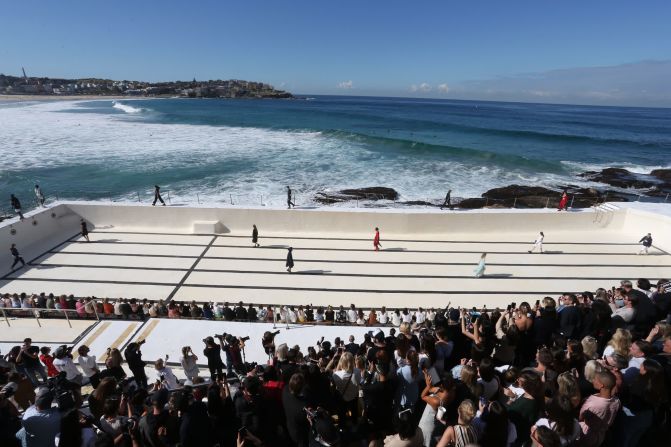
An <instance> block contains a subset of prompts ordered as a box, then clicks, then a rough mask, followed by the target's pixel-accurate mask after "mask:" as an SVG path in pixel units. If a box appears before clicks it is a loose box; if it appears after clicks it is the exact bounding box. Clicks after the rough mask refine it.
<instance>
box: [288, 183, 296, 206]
mask: <svg viewBox="0 0 671 447" xmlns="http://www.w3.org/2000/svg"><path fill="white" fill-rule="evenodd" d="M292 199H294V198H293V197H292V194H291V188H289V187H288V186H287V208H288V209H291V207H292V206H294V207H295V206H296V204H295V203H294V201H293V200H292Z"/></svg>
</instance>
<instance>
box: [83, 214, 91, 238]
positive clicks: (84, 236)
mask: <svg viewBox="0 0 671 447" xmlns="http://www.w3.org/2000/svg"><path fill="white" fill-rule="evenodd" d="M81 227H82V237H83V238H84V239H86V242H91V240H90V239H89V227H88V226H87V225H86V221H85V220H84V219H82V221H81Z"/></svg>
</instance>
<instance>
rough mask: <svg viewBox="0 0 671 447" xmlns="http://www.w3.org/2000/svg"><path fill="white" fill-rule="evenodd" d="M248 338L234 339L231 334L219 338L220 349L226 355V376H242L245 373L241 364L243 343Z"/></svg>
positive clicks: (242, 363)
mask: <svg viewBox="0 0 671 447" xmlns="http://www.w3.org/2000/svg"><path fill="white" fill-rule="evenodd" d="M247 340H249V337H241V338H238V337H234V336H233V335H231V334H222V335H220V336H219V343H220V344H221V349H223V351H224V353H226V374H227V375H229V376H230V375H231V374H235V373H237V374H243V373H244V371H245V367H244V362H243V358H242V355H243V352H244V349H245V341H247Z"/></svg>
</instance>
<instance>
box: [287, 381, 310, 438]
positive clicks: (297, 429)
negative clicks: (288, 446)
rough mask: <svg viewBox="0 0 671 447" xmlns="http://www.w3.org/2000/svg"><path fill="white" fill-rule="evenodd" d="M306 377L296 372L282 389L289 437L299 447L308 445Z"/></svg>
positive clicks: (308, 426) (308, 425)
mask: <svg viewBox="0 0 671 447" xmlns="http://www.w3.org/2000/svg"><path fill="white" fill-rule="evenodd" d="M304 386H305V377H304V376H303V374H301V373H294V374H293V375H292V376H291V379H289V383H288V384H287V386H285V387H284V390H283V391H282V406H283V407H284V415H285V417H286V424H287V431H288V432H289V437H291V440H292V441H293V442H294V444H295V445H296V446H297V447H307V445H308V433H309V432H310V424H309V423H308V420H307V417H306V416H307V415H306V413H305V410H304V408H305V407H306V406H307V402H306V400H305V397H304V396H303V387H304Z"/></svg>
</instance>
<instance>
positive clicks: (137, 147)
mask: <svg viewBox="0 0 671 447" xmlns="http://www.w3.org/2000/svg"><path fill="white" fill-rule="evenodd" d="M0 123H1V124H0V141H2V146H1V147H0V155H2V157H3V165H4V166H3V169H2V171H0V197H9V194H10V192H14V193H15V194H17V195H18V196H19V198H24V201H30V200H32V187H33V185H34V184H35V183H40V185H41V186H42V188H43V190H44V192H45V193H46V194H47V195H51V196H56V195H57V196H58V197H59V198H69V199H95V200H98V199H103V200H107V199H109V198H113V199H114V200H135V201H137V200H138V194H139V197H140V199H141V200H142V201H145V200H147V199H148V197H149V196H150V195H151V186H152V185H153V184H155V183H158V184H160V185H161V186H162V187H163V189H164V190H166V191H167V190H170V194H171V200H174V201H175V202H178V203H196V202H197V201H201V202H205V203H217V202H230V201H231V200H233V202H234V203H240V204H249V205H258V204H260V203H261V202H263V203H264V204H267V205H281V204H282V203H283V201H284V187H285V186H286V185H291V186H292V188H293V189H295V190H296V191H297V193H298V196H299V202H300V203H301V204H306V205H307V204H312V203H313V202H312V200H311V199H312V197H313V196H314V194H315V193H316V192H318V191H322V190H338V189H342V188H350V187H365V186H388V187H392V188H395V189H396V190H398V191H399V192H400V194H401V196H402V200H427V199H429V200H435V201H438V200H440V198H441V197H443V196H444V193H445V191H446V190H447V189H452V190H453V196H455V197H466V196H479V195H480V194H481V193H483V192H484V191H486V190H487V189H490V188H493V187H498V186H504V185H507V184H511V183H518V184H528V185H544V186H548V187H557V186H559V185H563V184H567V183H571V184H579V185H585V186H586V185H589V183H588V182H585V181H583V180H582V179H579V178H576V177H575V176H576V174H577V173H579V172H582V171H585V170H590V169H591V170H593V169H601V168H603V167H608V166H623V167H626V168H628V169H631V170H633V171H635V172H649V171H650V170H651V169H654V168H660V167H668V165H669V163H668V160H669V155H671V109H646V108H617V107H587V106H566V105H543V104H518V103H514V104H513V103H492V102H473V101H439V100H417V99H390V98H353V97H316V98H311V99H309V100H280V101H277V100H258V101H257V100H183V99H157V100H119V101H117V102H113V101H111V100H104V101H79V102H66V101H63V102H48V103H25V104H15V103H14V104H11V103H5V104H0Z"/></svg>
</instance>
